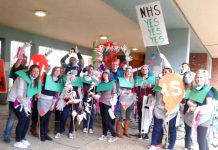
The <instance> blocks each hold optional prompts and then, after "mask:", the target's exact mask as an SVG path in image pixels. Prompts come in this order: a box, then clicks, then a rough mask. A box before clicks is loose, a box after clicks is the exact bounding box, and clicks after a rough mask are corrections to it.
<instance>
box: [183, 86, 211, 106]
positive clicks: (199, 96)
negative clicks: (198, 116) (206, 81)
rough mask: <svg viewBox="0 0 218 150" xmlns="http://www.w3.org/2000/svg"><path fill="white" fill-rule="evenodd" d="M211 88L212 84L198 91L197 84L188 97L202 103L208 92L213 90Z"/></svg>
mask: <svg viewBox="0 0 218 150" xmlns="http://www.w3.org/2000/svg"><path fill="white" fill-rule="evenodd" d="M211 88H212V86H210V85H207V86H206V87H204V88H203V89H202V90H200V91H198V90H196V86H195V87H194V88H193V89H192V90H191V92H190V94H189V96H188V97H187V98H188V99H190V100H193V101H195V102H198V103H201V104H202V103H203V102H204V99H205V98H206V96H207V93H208V92H209V91H210V90H211Z"/></svg>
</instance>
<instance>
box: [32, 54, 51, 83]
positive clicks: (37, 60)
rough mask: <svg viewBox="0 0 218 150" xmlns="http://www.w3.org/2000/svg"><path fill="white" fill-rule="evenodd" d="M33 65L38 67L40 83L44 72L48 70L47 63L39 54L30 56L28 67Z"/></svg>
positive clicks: (43, 56)
mask: <svg viewBox="0 0 218 150" xmlns="http://www.w3.org/2000/svg"><path fill="white" fill-rule="evenodd" d="M33 64H36V65H39V68H40V77H41V81H42V82H43V80H44V74H45V71H46V70H48V67H49V65H48V61H47V59H46V57H45V55H40V54H34V55H32V57H31V59H30V64H29V67H30V66H31V65H33Z"/></svg>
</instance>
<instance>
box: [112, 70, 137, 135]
mask: <svg viewBox="0 0 218 150" xmlns="http://www.w3.org/2000/svg"><path fill="white" fill-rule="evenodd" d="M118 81H119V87H120V99H119V101H120V116H119V120H118V121H117V124H116V135H117V136H118V137H120V138H121V137H122V135H121V132H120V130H121V128H122V122H123V121H124V132H123V134H124V135H125V136H127V137H130V136H129V133H128V129H129V125H130V115H131V112H132V109H133V107H134V103H135V101H136V95H135V93H133V88H134V79H133V72H132V67H131V66H129V67H127V68H126V70H125V73H124V77H123V78H118Z"/></svg>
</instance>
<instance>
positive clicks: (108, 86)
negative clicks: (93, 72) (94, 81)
mask: <svg viewBox="0 0 218 150" xmlns="http://www.w3.org/2000/svg"><path fill="white" fill-rule="evenodd" d="M114 83H115V81H114V80H113V81H111V82H108V83H104V82H101V83H99V84H98V86H97V88H96V92H104V91H111V90H112V89H113V86H114Z"/></svg>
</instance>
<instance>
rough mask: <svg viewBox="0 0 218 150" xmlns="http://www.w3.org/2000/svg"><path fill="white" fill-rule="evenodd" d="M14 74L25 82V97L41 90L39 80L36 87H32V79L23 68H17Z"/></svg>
mask: <svg viewBox="0 0 218 150" xmlns="http://www.w3.org/2000/svg"><path fill="white" fill-rule="evenodd" d="M16 74H17V75H18V76H19V77H21V78H22V79H24V80H25V81H26V82H27V98H30V97H32V96H34V95H35V94H37V93H39V92H40V91H41V90H42V86H41V81H40V80H39V81H38V87H32V81H31V79H30V77H29V76H28V75H27V74H26V72H25V71H24V70H19V71H17V72H16Z"/></svg>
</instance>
